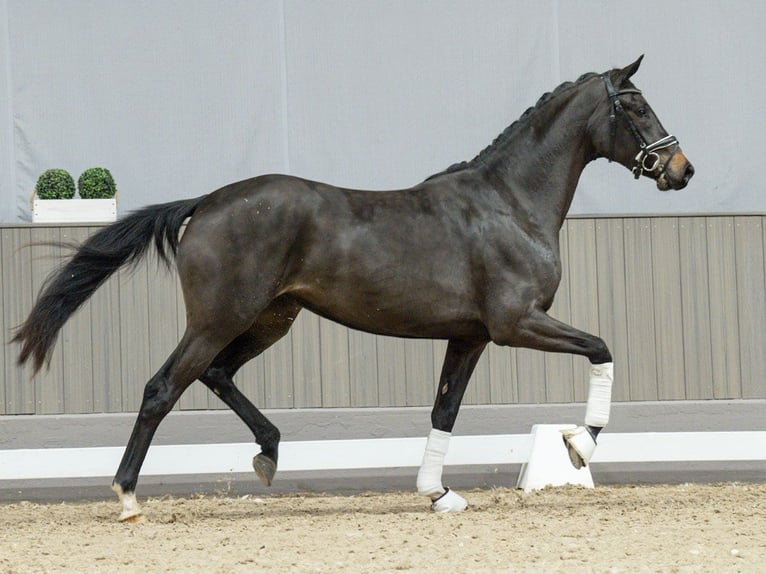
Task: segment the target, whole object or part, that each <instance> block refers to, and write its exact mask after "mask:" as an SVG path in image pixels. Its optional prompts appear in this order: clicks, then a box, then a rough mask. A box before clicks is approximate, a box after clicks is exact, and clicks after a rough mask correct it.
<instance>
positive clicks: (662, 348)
mask: <svg viewBox="0 0 766 574" xmlns="http://www.w3.org/2000/svg"><path fill="white" fill-rule="evenodd" d="M703 232H704V227H703ZM651 242H652V251H651V253H652V289H653V292H654V317H653V320H654V321H653V322H654V323H655V328H654V335H655V339H654V341H655V353H656V357H657V387H658V388H657V396H658V397H659V398H660V399H662V400H670V399H683V398H686V385H685V384H684V381H685V378H684V377H685V371H684V364H685V361H684V358H685V356H684V333H683V322H684V314H683V301H682V299H681V283H682V278H681V254H680V253H679V249H680V238H679V229H678V219H677V218H675V217H662V218H655V219H652V221H651ZM703 246H704V244H703Z"/></svg>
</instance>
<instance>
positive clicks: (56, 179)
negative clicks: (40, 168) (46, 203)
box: [35, 169, 75, 199]
mask: <svg viewBox="0 0 766 574" xmlns="http://www.w3.org/2000/svg"><path fill="white" fill-rule="evenodd" d="M74 190H75V187H74V179H73V178H72V176H71V175H69V172H68V171H67V170H65V169H49V170H47V171H45V172H43V173H42V175H41V176H40V177H38V178H37V183H36V184H35V194H36V195H37V197H39V198H40V199H72V198H73V197H74Z"/></svg>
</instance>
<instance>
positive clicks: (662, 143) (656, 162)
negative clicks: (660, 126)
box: [603, 73, 678, 179]
mask: <svg viewBox="0 0 766 574" xmlns="http://www.w3.org/2000/svg"><path fill="white" fill-rule="evenodd" d="M603 78H604V84H606V93H607V95H608V96H609V101H610V103H611V111H610V113H609V132H610V135H609V161H612V158H613V157H614V141H615V137H616V135H617V116H618V115H619V116H621V117H622V118H624V119H625V123H626V124H627V126H628V130H629V131H630V133H631V134H632V135H633V139H635V140H636V142H637V143H638V147H639V148H640V150H639V152H638V154H637V155H636V157H635V158H634V159H633V167H632V168H631V170H630V171H632V172H633V175H634V176H635V178H636V179H638V178H639V177H641V176H642V175H643V174H644V172H646V173H648V174H656V177H660V176H661V175H662V174H663V173H665V168H666V167H667V164H669V163H670V160H671V159H672V158H673V156H674V155H675V154H676V152H677V151H678V140H677V139H676V137H675V136H672V135H667V136H665V137H663V138H660V139H658V140H657V141H656V142H654V143H650V144H647V143H646V140H644V138H643V137H642V136H641V134H640V133H639V131H638V128H637V127H636V124H635V123H633V120H631V119H630V116H629V115H628V113H627V112H626V111H625V109H624V108H623V107H622V102H620V96H621V95H623V94H640V93H641V90H638V89H636V88H627V89H625V90H620V91H619V92H618V91H617V90H615V89H614V84H612V80H611V78H610V77H609V74H608V73H606V74H604V76H603ZM669 147H672V148H673V150H672V152H671V154H670V157H669V158H668V161H667V162H666V163H662V162H661V161H660V155H659V154H658V153H657V151H659V150H661V149H665V148H669Z"/></svg>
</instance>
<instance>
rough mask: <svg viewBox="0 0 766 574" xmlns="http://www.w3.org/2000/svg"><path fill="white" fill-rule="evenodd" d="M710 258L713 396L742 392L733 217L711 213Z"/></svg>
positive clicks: (708, 251)
mask: <svg viewBox="0 0 766 574" xmlns="http://www.w3.org/2000/svg"><path fill="white" fill-rule="evenodd" d="M706 219H707V262H708V275H707V281H708V285H707V286H708V293H709V304H710V311H709V313H710V345H711V353H710V359H711V378H712V381H713V396H714V398H717V399H733V398H739V397H741V396H742V383H741V380H742V374H741V371H740V362H739V345H740V342H739V316H738V312H737V265H736V261H737V250H736V246H735V237H734V219H735V218H734V217H730V216H727V217H708V218H706Z"/></svg>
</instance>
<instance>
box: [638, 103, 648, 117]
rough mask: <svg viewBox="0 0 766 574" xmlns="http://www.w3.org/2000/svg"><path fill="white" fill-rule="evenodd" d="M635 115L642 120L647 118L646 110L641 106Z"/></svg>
mask: <svg viewBox="0 0 766 574" xmlns="http://www.w3.org/2000/svg"><path fill="white" fill-rule="evenodd" d="M637 113H638V115H639V116H640V117H642V118H645V117H646V116H647V114H648V112H647V111H646V108H645V107H643V106H642V107H640V108H638V110H637Z"/></svg>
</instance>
